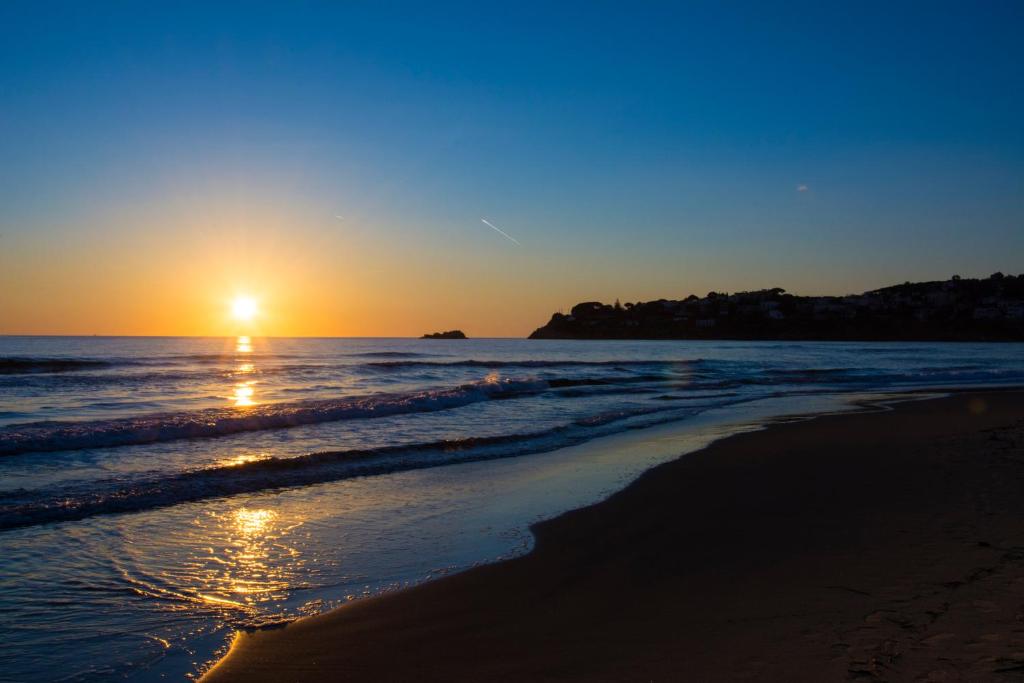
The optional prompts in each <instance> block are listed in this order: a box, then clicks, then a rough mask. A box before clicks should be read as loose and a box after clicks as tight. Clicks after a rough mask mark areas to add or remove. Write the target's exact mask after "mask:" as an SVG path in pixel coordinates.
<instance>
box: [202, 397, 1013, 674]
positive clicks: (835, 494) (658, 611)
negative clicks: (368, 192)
mask: <svg viewBox="0 0 1024 683" xmlns="http://www.w3.org/2000/svg"><path fill="white" fill-rule="evenodd" d="M534 531H535V533H536V536H537V545H536V548H535V550H534V551H533V552H532V553H530V554H529V555H527V556H525V557H522V558H518V559H515V560H511V561H508V562H503V563H500V564H495V565H490V566H486V567H481V568H479V569H474V570H471V571H468V572H465V573H462V574H458V575H455V576H452V577H449V578H445V579H442V580H439V581H435V582H432V583H428V584H425V585H422V586H419V587H416V588H413V589H410V590H406V591H401V592H397V593H393V594H389V595H385V596H382V597H379V598H374V599H368V600H362V601H357V602H354V603H352V604H349V605H346V606H344V607H342V608H340V609H337V610H335V611H333V612H330V613H327V614H324V615H321V616H318V617H313V618H309V619H303V620H300V621H297V622H294V623H292V624H290V625H288V626H286V627H284V628H280V629H274V630H266V631H260V632H255V633H246V634H242V635H241V636H240V637H239V638H238V639H237V640H236V642H235V644H234V646H233V647H232V649H231V651H230V653H229V654H228V656H227V657H226V658H225V659H224V660H222V661H221V662H220V663H218V665H217V666H216V667H215V668H214V669H213V670H212V671H211V672H210V673H209V674H207V676H206V677H205V679H204V680H206V681H209V682H210V683H219V682H221V681H335V680H337V681H442V680H443V681H737V680H739V681H742V680H753V681H764V680H772V681H845V680H874V679H877V680H888V681H918V680H922V681H961V680H962V681H988V680H991V681H1012V680H1024V394H1022V393H1020V392H988V393H976V394H971V393H964V394H956V395H954V396H952V397H949V398H944V399H932V400H926V401H914V402H908V403H903V404H900V405H899V406H897V407H896V408H895V409H894V410H887V411H883V412H870V413H856V414H846V415H836V416H825V417H819V418H816V419H814V420H810V421H805V422H791V423H783V424H776V425H773V426H771V427H769V428H768V429H766V430H764V431H761V432H756V433H748V434H741V435H738V436H734V437H730V438H728V439H725V440H722V441H720V442H717V443H715V444H714V445H712V446H710V447H709V448H706V449H704V450H702V451H699V452H697V453H693V454H690V455H687V456H685V457H683V458H680V459H678V460H676V461H673V462H670V463H667V464H664V465H661V466H659V467H656V468H654V469H652V470H650V471H649V472H647V473H646V474H644V475H643V476H642V477H640V478H639V479H638V480H637V481H636V482H634V483H633V484H632V485H631V486H629V487H628V488H627V489H625V490H624V491H622V492H620V493H618V494H616V495H614V496H612V497H611V498H609V499H608V500H605V501H603V502H601V503H599V504H597V505H593V506H591V507H587V508H583V509H581V510H576V511H573V512H570V513H567V514H565V515H562V516H561V517H558V518H556V519H554V520H551V521H549V522H545V523H543V524H540V525H538V526H537V527H536V528H535V529H534Z"/></svg>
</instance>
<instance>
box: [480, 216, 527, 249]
mask: <svg viewBox="0 0 1024 683" xmlns="http://www.w3.org/2000/svg"><path fill="white" fill-rule="evenodd" d="M480 220H481V222H483V224H484V225H486V226H487V227H488V228H491V229H492V230H495V231H497V233H498V234H499V235H501V236H502V237H504V238H506V239H509V240H512V241H513V242H515V243H516V244H519V240H517V239H516V238H515V237H513V236H512V235H510V234H508V233H507V232H505V231H504V230H502V229H501V228H499V227H498V226H497V225H495V224H494V223H491V222H490V221H489V220H487V219H486V218H481V219H480ZM519 246H523V245H521V244H519Z"/></svg>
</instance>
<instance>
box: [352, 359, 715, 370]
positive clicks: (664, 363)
mask: <svg viewBox="0 0 1024 683" xmlns="http://www.w3.org/2000/svg"><path fill="white" fill-rule="evenodd" d="M702 362H703V361H702V359H700V358H691V359H685V360H597V361H594V360H453V361H428V360H390V361H375V362H371V363H366V365H367V366H370V367H375V368H384V369H401V368H420V367H436V368H488V369H500V368H561V367H620V368H651V367H672V366H689V367H692V366H694V365H698V364H700V363H702Z"/></svg>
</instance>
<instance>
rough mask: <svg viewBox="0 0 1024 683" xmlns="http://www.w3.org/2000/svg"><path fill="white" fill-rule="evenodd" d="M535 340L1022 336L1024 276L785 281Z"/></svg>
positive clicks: (581, 309) (588, 319)
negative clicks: (857, 290)
mask: <svg viewBox="0 0 1024 683" xmlns="http://www.w3.org/2000/svg"><path fill="white" fill-rule="evenodd" d="M530 338H531V339H746V340H757V339H765V340H768V339H778V340H794V341H795V340H806V341H810V340H821V341H828V340H835V341H874V340H878V341H1024V275H1018V276H1016V277H1014V276H1012V275H1003V274H1002V273H995V274H993V275H992V276H991V277H989V278H986V279H982V280H968V279H961V278H959V277H956V276H954V277H953V279H950V280H946V281H937V282H919V283H910V282H908V283H905V284H902V285H896V286H894V287H885V288H883V289H876V290H873V291H870V292H864V293H863V294H856V295H849V296H795V295H792V294H787V293H786V291H785V290H783V289H780V288H774V289H764V290H759V291H754V292H739V293H735V294H722V293H718V292H710V293H708V295H707V296H705V297H697V296H693V295H691V296H689V297H687V298H686V299H681V300H668V299H659V300H657V301H647V302H641V303H627V304H619V303H618V302H616V303H615V304H612V305H608V304H603V303H600V302H596V301H590V302H585V303H581V304H577V305H575V306H573V308H572V310H571V311H570V313H569V314H568V315H564V314H562V313H555V314H554V315H553V316H552V317H551V320H550V321H549V322H548V323H547V324H546V325H544V326H543V327H540V328H538V329H537V330H535V331H534V332H533V334H531V335H530Z"/></svg>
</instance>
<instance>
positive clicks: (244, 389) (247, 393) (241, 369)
mask: <svg viewBox="0 0 1024 683" xmlns="http://www.w3.org/2000/svg"><path fill="white" fill-rule="evenodd" d="M252 349H253V343H252V338H251V337H248V336H244V335H243V336H240V337H238V338H237V339H236V340H235V353H238V354H250V353H252ZM254 372H256V365H255V364H254V363H250V362H246V361H240V362H239V364H238V367H237V368H235V371H234V374H235V375H251V374H253V373H254ZM255 386H256V381H255V380H243V381H240V382H238V383H236V384H235V385H234V387H233V389H232V392H231V396H229V399H230V400H231V402H232V403H233V404H234V406H235V407H236V408H247V407H249V406H254V405H256V400H255V398H254V396H255V395H256V388H255Z"/></svg>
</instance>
